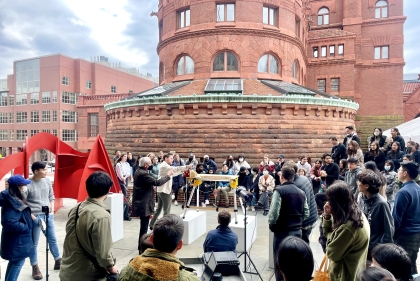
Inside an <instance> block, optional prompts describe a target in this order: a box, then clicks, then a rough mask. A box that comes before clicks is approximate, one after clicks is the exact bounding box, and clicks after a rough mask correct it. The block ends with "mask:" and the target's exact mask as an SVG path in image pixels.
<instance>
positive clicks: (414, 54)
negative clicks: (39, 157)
mask: <svg viewBox="0 0 420 281" xmlns="http://www.w3.org/2000/svg"><path fill="white" fill-rule="evenodd" d="M157 3H158V0H118V1H116V0H40V1H34V0H0V79H1V78H6V77H7V76H6V75H7V74H11V73H12V66H13V61H14V60H19V59H24V58H30V57H35V56H42V55H48V54H54V53H61V54H65V55H68V56H71V57H76V58H77V57H81V58H85V59H90V57H91V56H99V55H105V56H107V57H109V60H110V62H121V63H122V66H125V67H136V68H139V69H140V71H141V72H142V73H146V72H150V73H152V74H153V76H155V77H156V76H157V74H158V56H157V54H156V45H157V42H158V28H157V18H156V17H150V13H151V12H152V10H153V11H156V10H157ZM419 10H420V1H419V0H404V14H405V15H407V16H408V19H407V21H406V23H405V26H404V33H405V49H404V55H405V61H406V66H405V69H404V73H420V48H419V47H418V46H419V45H420V36H419V35H420V24H419V23H417V22H416V20H417V16H418V15H417V14H418V11H419Z"/></svg>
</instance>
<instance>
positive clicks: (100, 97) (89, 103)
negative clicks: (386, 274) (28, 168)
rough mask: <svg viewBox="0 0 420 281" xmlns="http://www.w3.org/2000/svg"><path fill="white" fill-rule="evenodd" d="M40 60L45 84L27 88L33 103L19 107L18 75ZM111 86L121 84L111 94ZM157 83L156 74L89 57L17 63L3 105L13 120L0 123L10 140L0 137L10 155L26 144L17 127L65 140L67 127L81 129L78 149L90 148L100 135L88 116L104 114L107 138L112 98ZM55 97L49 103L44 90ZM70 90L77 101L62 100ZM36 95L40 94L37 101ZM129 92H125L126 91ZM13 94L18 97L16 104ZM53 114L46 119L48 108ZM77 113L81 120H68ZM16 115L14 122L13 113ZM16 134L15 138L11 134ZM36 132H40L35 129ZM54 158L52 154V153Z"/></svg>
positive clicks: (2, 148)
mask: <svg viewBox="0 0 420 281" xmlns="http://www.w3.org/2000/svg"><path fill="white" fill-rule="evenodd" d="M34 60H37V61H39V66H38V67H39V68H38V70H37V71H38V72H39V79H38V81H39V88H38V89H36V90H35V89H28V90H27V91H22V93H21V94H22V95H24V96H26V97H27V102H26V103H25V104H22V105H17V100H16V97H17V94H19V93H17V91H16V90H17V89H16V85H17V83H19V81H17V80H18V79H17V78H18V75H20V73H19V71H18V70H17V65H18V64H22V63H27V62H28V61H34ZM63 77H67V78H68V85H65V84H63V83H62V82H63V81H62V79H63ZM87 81H90V82H91V84H90V85H91V87H87ZM111 86H115V93H113V94H111ZM154 86H155V83H154V81H153V79H152V78H150V77H145V76H141V75H140V74H139V73H137V72H135V73H130V72H129V71H127V70H126V69H124V68H121V67H111V64H110V63H108V62H106V61H86V60H84V59H74V58H71V57H67V56H64V55H61V54H56V55H48V56H43V57H38V58H31V59H25V60H20V61H16V62H15V63H14V72H13V74H11V75H8V77H7V88H8V91H7V105H4V104H2V106H0V113H6V114H7V117H8V120H7V121H8V122H7V123H1V124H0V130H7V138H6V139H1V140H0V151H2V152H5V153H4V155H10V154H12V153H15V152H16V151H17V150H18V148H19V147H22V145H23V143H24V142H25V141H24V139H20V140H18V139H17V130H24V131H25V130H26V131H27V135H28V137H30V136H31V131H34V130H36V132H42V131H43V130H44V131H45V130H46V131H47V132H49V133H52V134H54V133H56V135H57V136H58V137H59V138H60V139H62V132H63V130H72V131H77V133H78V138H77V139H75V140H74V141H66V142H67V143H68V144H69V145H71V146H72V147H74V148H75V149H80V150H84V151H87V150H88V149H90V148H91V146H92V145H93V142H94V139H95V138H94V137H91V138H90V137H87V136H88V114H89V113H98V114H99V133H100V134H101V136H102V137H105V136H106V121H105V120H106V117H105V111H104V109H103V105H104V104H105V103H107V102H112V101H115V100H118V99H120V98H122V97H125V96H127V95H128V93H129V91H132V92H140V91H144V90H146V89H150V88H152V87H154ZM43 92H45V93H47V94H48V96H49V101H45V102H43V100H42V93H43ZM53 92H56V94H57V96H56V97H57V100H56V101H53ZM64 92H69V93H72V94H75V97H76V98H75V100H76V101H77V99H79V105H80V106H78V103H77V102H74V103H66V102H63V100H62V95H63V93H64ZM31 93H38V95H39V96H38V100H37V103H35V104H31ZM124 93H125V94H124ZM9 98H12V100H13V101H14V104H13V105H10V100H9ZM43 111H45V112H49V114H50V118H49V120H43V116H42V112H43ZM64 111H69V112H76V113H77V118H76V119H75V120H74V121H71V122H68V121H67V122H64V121H63V112H64ZM17 112H26V113H27V120H26V122H23V123H17ZM31 112H38V114H39V119H38V121H32V120H31ZM53 112H56V113H57V119H56V120H55V121H54V120H53ZM9 114H12V116H14V118H13V119H14V120H13V122H11V120H10V117H9V116H10V115H9ZM11 132H13V139H12V136H11V134H12V133H11ZM34 132H35V131H34ZM48 158H50V157H48Z"/></svg>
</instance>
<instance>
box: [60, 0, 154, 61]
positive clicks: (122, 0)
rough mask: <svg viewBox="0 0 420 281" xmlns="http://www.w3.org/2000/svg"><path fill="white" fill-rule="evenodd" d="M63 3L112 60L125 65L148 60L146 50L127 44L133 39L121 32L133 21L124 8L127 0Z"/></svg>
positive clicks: (93, 0) (66, 1) (73, 0)
mask: <svg viewBox="0 0 420 281" xmlns="http://www.w3.org/2000/svg"><path fill="white" fill-rule="evenodd" d="M64 2H65V3H66V5H67V6H68V7H69V8H70V10H72V11H73V13H74V14H75V15H76V16H77V17H78V19H75V21H76V22H77V23H83V24H85V25H86V26H87V27H89V28H90V30H91V33H90V37H91V39H93V40H94V41H96V42H97V43H98V44H99V45H100V46H101V47H102V49H103V50H104V51H105V52H106V53H107V54H111V55H112V60H113V61H114V60H117V61H121V62H122V63H123V64H125V66H126V67H131V66H133V65H138V66H142V65H145V64H147V63H148V61H149V60H148V54H147V53H146V52H144V51H142V50H141V49H139V48H136V49H133V48H129V47H128V46H129V45H132V43H133V42H132V40H133V38H131V37H129V36H126V35H124V30H125V29H126V28H127V26H128V25H129V24H130V23H131V22H132V15H131V13H130V12H129V11H127V9H126V6H127V1H126V0H119V1H115V0H103V1H99V0H90V1H86V0H65V1H64ZM92 55H100V54H92Z"/></svg>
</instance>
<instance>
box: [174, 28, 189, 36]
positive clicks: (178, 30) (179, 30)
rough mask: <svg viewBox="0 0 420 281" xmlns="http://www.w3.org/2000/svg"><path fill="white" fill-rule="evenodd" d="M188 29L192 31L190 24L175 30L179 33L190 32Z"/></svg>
mask: <svg viewBox="0 0 420 281" xmlns="http://www.w3.org/2000/svg"><path fill="white" fill-rule="evenodd" d="M188 31H190V26H186V27H183V28H180V29H177V30H175V32H174V33H175V34H177V33H182V32H188Z"/></svg>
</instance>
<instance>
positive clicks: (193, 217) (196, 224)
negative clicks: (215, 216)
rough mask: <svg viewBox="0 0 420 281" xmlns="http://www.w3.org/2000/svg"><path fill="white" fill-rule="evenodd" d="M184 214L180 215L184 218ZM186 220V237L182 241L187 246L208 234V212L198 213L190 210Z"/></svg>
mask: <svg viewBox="0 0 420 281" xmlns="http://www.w3.org/2000/svg"><path fill="white" fill-rule="evenodd" d="M183 216H184V213H182V214H181V215H180V217H181V218H182V217H183ZM183 220H184V235H183V236H182V241H183V243H184V244H185V245H188V244H191V243H192V242H194V241H195V240H197V238H198V237H200V236H201V235H203V234H204V233H206V222H207V219H206V212H205V211H196V210H188V211H187V213H186V214H185V219H183Z"/></svg>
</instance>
